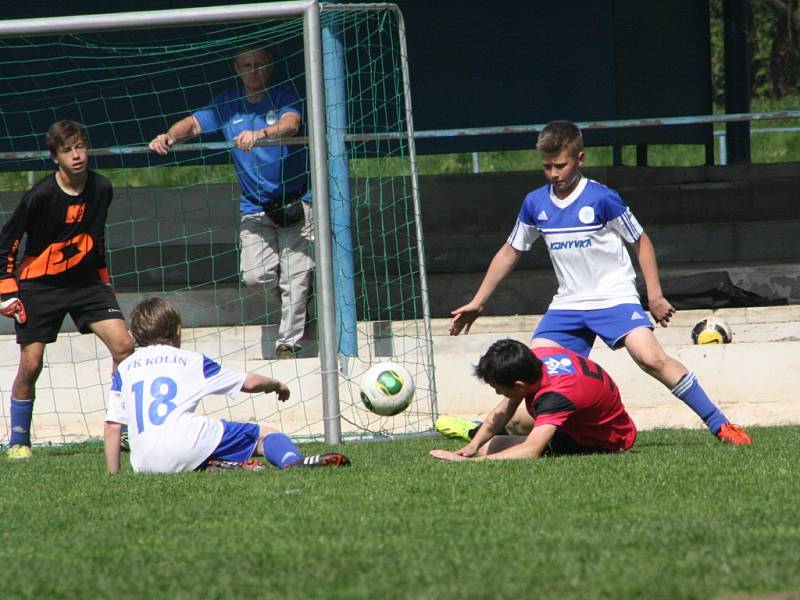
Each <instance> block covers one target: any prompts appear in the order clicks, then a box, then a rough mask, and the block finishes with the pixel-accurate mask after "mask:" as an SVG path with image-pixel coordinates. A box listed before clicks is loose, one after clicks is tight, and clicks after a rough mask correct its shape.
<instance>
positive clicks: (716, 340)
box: [692, 315, 733, 344]
mask: <svg viewBox="0 0 800 600" xmlns="http://www.w3.org/2000/svg"><path fill="white" fill-rule="evenodd" d="M731 341H733V332H731V328H730V325H728V324H727V323H726V322H725V321H723V320H722V319H720V318H719V317H716V316H714V315H712V316H710V317H706V318H705V319H701V320H700V321H698V322H697V325H695V326H694V328H693V329H692V342H694V343H695V344H730V343H731Z"/></svg>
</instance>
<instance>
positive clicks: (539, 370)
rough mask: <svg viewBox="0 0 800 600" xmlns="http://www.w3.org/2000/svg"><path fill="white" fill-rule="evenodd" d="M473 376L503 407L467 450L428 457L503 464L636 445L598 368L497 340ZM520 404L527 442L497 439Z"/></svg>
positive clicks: (563, 354)
mask: <svg viewBox="0 0 800 600" xmlns="http://www.w3.org/2000/svg"><path fill="white" fill-rule="evenodd" d="M475 374H476V375H477V377H478V378H479V379H481V380H482V381H485V382H486V383H488V384H489V385H490V386H491V387H492V388H493V389H494V390H495V392H497V394H499V395H501V396H503V400H501V401H500V403H499V404H498V405H497V406H496V407H495V408H494V409H493V410H492V411H491V412H490V413H489V415H488V416H487V417H486V419H485V420H484V421H483V424H481V425H480V427H478V428H476V431H474V432H471V435H470V437H471V440H470V442H469V443H468V444H467V445H466V446H464V447H463V448H461V449H460V450H457V451H456V452H449V451H447V450H432V451H431V455H432V456H434V457H436V458H441V459H442V460H451V461H455V460H466V459H468V458H473V457H474V458H478V459H490V460H507V459H518V458H538V457H540V456H542V455H563V454H591V453H609V452H621V451H624V450H628V449H629V448H630V447H631V446H633V444H634V442H635V441H636V426H635V425H634V423H633V421H632V420H631V418H630V417H629V416H628V413H627V412H626V411H625V407H624V406H623V405H622V401H621V400H620V395H619V388H618V387H617V385H616V384H615V383H614V380H613V379H611V377H610V376H609V375H608V373H606V372H605V371H604V370H603V369H602V367H600V365H598V364H597V363H595V362H593V361H591V360H589V359H588V358H586V357H584V356H581V355H579V354H576V353H574V352H572V351H570V350H567V349H565V348H535V349H533V350H531V349H530V348H528V347H527V346H526V345H525V344H523V343H522V342H518V341H516V340H508V339H507V340H500V341H498V342H495V343H494V344H492V346H491V347H490V348H489V350H488V351H487V352H486V354H484V355H483V356H482V357H481V359H480V361H479V362H478V366H477V367H476V368H475ZM523 401H524V402H525V405H526V408H527V412H528V413H529V415H530V417H531V418H532V419H533V428H532V429H531V430H530V434H528V435H527V436H522V435H503V432H504V430H505V427H506V425H507V424H508V423H509V421H510V420H511V419H512V417H514V415H515V413H516V411H517V408H518V407H519V406H520V404H521V403H522V402H523Z"/></svg>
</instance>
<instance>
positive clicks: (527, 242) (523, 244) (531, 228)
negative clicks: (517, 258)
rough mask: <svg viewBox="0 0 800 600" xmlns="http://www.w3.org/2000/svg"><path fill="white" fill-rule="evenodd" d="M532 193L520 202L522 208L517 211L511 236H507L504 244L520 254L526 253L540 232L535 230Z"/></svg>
mask: <svg viewBox="0 0 800 600" xmlns="http://www.w3.org/2000/svg"><path fill="white" fill-rule="evenodd" d="M533 194H534V193H533V192H531V193H530V194H528V195H527V196H525V200H523V201H522V207H521V208H520V209H519V215H518V216H517V222H516V223H514V229H512V230H511V235H509V236H508V239H507V240H506V243H507V244H508V245H509V246H511V247H512V248H514V249H515V250H520V251H522V252H527V251H528V250H530V249H531V246H533V242H535V241H536V240H537V239H538V237H539V236H540V235H541V232H540V231H539V230H538V229H537V228H536V220H535V218H534V216H533V212H534V211H535V209H534V195H533Z"/></svg>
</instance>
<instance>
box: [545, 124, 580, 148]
mask: <svg viewBox="0 0 800 600" xmlns="http://www.w3.org/2000/svg"><path fill="white" fill-rule="evenodd" d="M536 149H537V150H538V151H539V152H540V153H541V154H544V155H547V156H551V155H556V154H561V152H563V151H564V150H567V151H568V152H569V154H570V156H577V155H578V153H579V152H581V151H582V150H583V134H582V133H581V130H580V129H578V126H577V125H575V123H573V122H572V121H550V122H549V123H548V124H547V125H545V128H544V129H542V131H541V132H539V139H538V140H537V141H536Z"/></svg>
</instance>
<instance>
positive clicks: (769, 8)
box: [710, 0, 800, 103]
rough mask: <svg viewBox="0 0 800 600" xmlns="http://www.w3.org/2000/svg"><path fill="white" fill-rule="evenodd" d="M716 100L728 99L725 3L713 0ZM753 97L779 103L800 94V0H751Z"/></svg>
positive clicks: (713, 68) (749, 19) (712, 36)
mask: <svg viewBox="0 0 800 600" xmlns="http://www.w3.org/2000/svg"><path fill="white" fill-rule="evenodd" d="M710 10H711V68H712V76H713V84H714V101H715V102H717V103H723V102H724V100H725V35H724V30H723V21H722V0H711V2H710ZM748 49H749V53H750V92H751V96H752V97H753V98H756V99H763V100H780V99H782V98H784V97H786V96H790V95H796V94H800V0H750V3H749V15H748Z"/></svg>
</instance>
